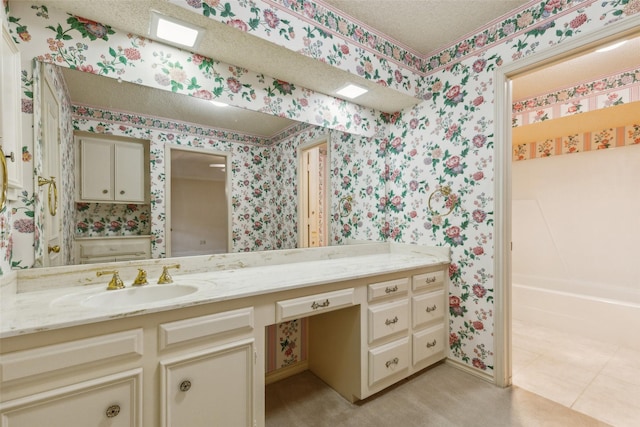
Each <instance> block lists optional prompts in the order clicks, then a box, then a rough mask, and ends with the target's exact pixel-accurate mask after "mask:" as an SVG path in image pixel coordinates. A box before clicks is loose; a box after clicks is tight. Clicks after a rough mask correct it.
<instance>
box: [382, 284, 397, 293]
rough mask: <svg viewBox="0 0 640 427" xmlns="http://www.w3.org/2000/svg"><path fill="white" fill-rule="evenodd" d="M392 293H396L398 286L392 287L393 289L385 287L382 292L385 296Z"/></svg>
mask: <svg viewBox="0 0 640 427" xmlns="http://www.w3.org/2000/svg"><path fill="white" fill-rule="evenodd" d="M393 292H398V285H395V286H393V287H389V286H387V287H386V288H385V290H384V293H385V294H390V293H393Z"/></svg>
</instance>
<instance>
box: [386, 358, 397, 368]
mask: <svg viewBox="0 0 640 427" xmlns="http://www.w3.org/2000/svg"><path fill="white" fill-rule="evenodd" d="M398 363H400V359H398V358H397V357H394V358H393V359H391V360H387V363H385V364H384V365H385V366H386V367H387V368H390V367H391V366H395V365H397V364H398Z"/></svg>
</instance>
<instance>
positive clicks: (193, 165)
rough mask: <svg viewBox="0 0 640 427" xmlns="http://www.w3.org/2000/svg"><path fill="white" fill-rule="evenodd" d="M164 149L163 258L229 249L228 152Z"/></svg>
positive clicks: (178, 148) (223, 251) (176, 148)
mask: <svg viewBox="0 0 640 427" xmlns="http://www.w3.org/2000/svg"><path fill="white" fill-rule="evenodd" d="M168 148H169V149H168V151H169V156H167V158H168V159H169V164H168V165H167V181H166V182H167V183H166V186H167V189H166V191H167V200H168V201H169V203H168V204H167V222H166V230H167V232H166V234H167V235H166V239H167V246H166V251H167V257H181V256H195V255H208V254H216V253H227V252H229V251H230V250H231V243H230V235H231V233H230V232H229V229H230V227H229V219H230V218H231V215H230V212H229V210H230V203H229V194H230V191H229V188H228V187H229V179H228V172H227V171H228V170H229V161H230V160H229V157H228V153H219V152H213V153H212V152H210V151H204V150H197V149H186V148H182V147H168Z"/></svg>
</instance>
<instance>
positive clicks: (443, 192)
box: [427, 185, 458, 216]
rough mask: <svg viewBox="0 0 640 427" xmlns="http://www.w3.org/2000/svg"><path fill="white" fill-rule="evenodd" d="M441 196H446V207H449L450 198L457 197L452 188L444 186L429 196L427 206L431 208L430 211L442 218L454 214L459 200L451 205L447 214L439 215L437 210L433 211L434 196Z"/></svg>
mask: <svg viewBox="0 0 640 427" xmlns="http://www.w3.org/2000/svg"><path fill="white" fill-rule="evenodd" d="M438 193H439V194H441V195H443V196H444V198H445V207H446V205H447V201H448V200H449V197H450V196H453V197H455V194H453V192H452V191H451V187H449V186H446V185H445V186H442V187H440V188H439V189H437V190H436V191H434V192H433V193H431V195H430V196H429V202H428V203H427V205H428V206H429V211H430V212H431V213H432V214H433V215H440V216H447V215H449V214H450V213H451V212H453V208H455V207H456V204H457V203H458V200H457V199H455V200H454V202H453V203H452V204H451V206H450V207H449V210H448V211H447V213H444V214H440V213H438V211H436V210H435V209H433V208H432V207H431V199H433V196H435V195H436V194H438Z"/></svg>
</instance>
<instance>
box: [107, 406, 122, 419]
mask: <svg viewBox="0 0 640 427" xmlns="http://www.w3.org/2000/svg"><path fill="white" fill-rule="evenodd" d="M119 413H120V405H111V406H109V407H108V408H107V412H106V415H107V418H113V417H117V416H118V414H119Z"/></svg>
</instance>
